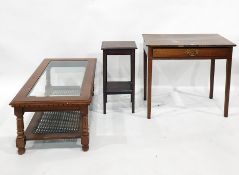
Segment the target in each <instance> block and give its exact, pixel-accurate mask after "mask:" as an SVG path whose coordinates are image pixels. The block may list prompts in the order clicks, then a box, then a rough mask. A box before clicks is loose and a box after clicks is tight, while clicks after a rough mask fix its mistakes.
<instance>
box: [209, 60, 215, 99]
mask: <svg viewBox="0 0 239 175" xmlns="http://www.w3.org/2000/svg"><path fill="white" fill-rule="evenodd" d="M214 74H215V59H211V72H210V92H209V98H210V99H212V98H213V89H214Z"/></svg>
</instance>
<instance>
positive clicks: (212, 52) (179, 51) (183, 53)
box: [153, 47, 232, 58]
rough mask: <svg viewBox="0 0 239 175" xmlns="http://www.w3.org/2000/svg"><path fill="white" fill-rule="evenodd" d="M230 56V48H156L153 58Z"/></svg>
mask: <svg viewBox="0 0 239 175" xmlns="http://www.w3.org/2000/svg"><path fill="white" fill-rule="evenodd" d="M231 54H232V48H230V47H228V48H156V49H153V58H190V57H192V58H193V57H197V58H212V57H216V58H226V57H230V56H231Z"/></svg>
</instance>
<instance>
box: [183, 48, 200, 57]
mask: <svg viewBox="0 0 239 175" xmlns="http://www.w3.org/2000/svg"><path fill="white" fill-rule="evenodd" d="M185 53H186V54H187V55H189V56H191V57H195V56H197V55H198V49H187V50H186V51H185Z"/></svg>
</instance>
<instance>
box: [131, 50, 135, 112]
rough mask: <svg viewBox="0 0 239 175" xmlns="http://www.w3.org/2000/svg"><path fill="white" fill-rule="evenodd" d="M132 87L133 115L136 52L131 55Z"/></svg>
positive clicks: (133, 108) (133, 106)
mask: <svg viewBox="0 0 239 175" xmlns="http://www.w3.org/2000/svg"><path fill="white" fill-rule="evenodd" d="M131 85H132V94H131V102H132V113H134V111H135V50H133V51H132V55H131Z"/></svg>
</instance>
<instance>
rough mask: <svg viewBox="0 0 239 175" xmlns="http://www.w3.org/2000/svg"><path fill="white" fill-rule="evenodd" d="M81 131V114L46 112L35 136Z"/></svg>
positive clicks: (34, 131) (74, 112)
mask: <svg viewBox="0 0 239 175" xmlns="http://www.w3.org/2000/svg"><path fill="white" fill-rule="evenodd" d="M79 131H80V112H79V111H66V112H44V113H43V115H42V118H41V119H40V121H39V124H38V126H37V127H35V128H34V129H33V133H34V134H48V133H68V132H79Z"/></svg>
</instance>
